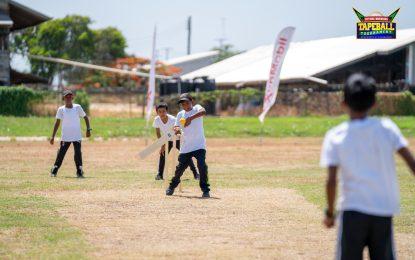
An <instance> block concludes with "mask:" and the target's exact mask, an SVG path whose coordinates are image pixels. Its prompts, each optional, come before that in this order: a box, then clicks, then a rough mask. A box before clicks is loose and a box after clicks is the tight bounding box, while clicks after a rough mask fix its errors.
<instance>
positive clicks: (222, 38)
mask: <svg viewBox="0 0 415 260" xmlns="http://www.w3.org/2000/svg"><path fill="white" fill-rule="evenodd" d="M220 20H221V29H222V35H221V36H220V37H219V38H217V39H216V40H217V41H218V42H219V48H220V49H222V48H223V46H224V42H225V41H226V18H225V17H222V18H221V19H220Z"/></svg>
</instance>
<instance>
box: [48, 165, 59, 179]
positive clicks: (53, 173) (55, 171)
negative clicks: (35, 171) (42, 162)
mask: <svg viewBox="0 0 415 260" xmlns="http://www.w3.org/2000/svg"><path fill="white" fill-rule="evenodd" d="M57 175H58V167H57V166H53V167H52V169H50V177H56V176H57Z"/></svg>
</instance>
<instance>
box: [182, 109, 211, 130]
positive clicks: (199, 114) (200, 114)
mask: <svg viewBox="0 0 415 260" xmlns="http://www.w3.org/2000/svg"><path fill="white" fill-rule="evenodd" d="M205 115H206V110H205V109H204V108H203V107H200V109H199V111H198V112H197V113H196V114H194V115H193V116H189V117H188V118H186V123H185V124H184V126H188V125H190V123H191V122H192V121H193V120H194V119H196V118H199V117H203V116H205Z"/></svg>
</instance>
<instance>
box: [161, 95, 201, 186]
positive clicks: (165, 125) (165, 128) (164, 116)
mask: <svg viewBox="0 0 415 260" xmlns="http://www.w3.org/2000/svg"><path fill="white" fill-rule="evenodd" d="M168 110H169V108H168V106H167V104H166V103H160V104H158V105H157V106H156V112H157V116H156V117H155V118H154V122H153V127H154V128H155V129H156V135H157V138H160V137H161V136H162V135H166V134H167V133H168V132H169V131H173V128H174V123H175V122H176V118H175V117H174V116H172V115H170V114H168V113H167V112H168ZM175 145H176V149H177V150H180V140H179V139H178V140H176V144H175ZM168 146H169V148H168V152H169V153H170V150H171V149H172V148H173V140H172V139H170V140H169V142H168ZM164 153H165V147H164V145H163V146H162V147H161V149H160V159H159V168H158V173H157V175H156V178H155V179H156V180H162V179H163V173H164V165H165V161H166V156H165V154H164ZM189 167H190V170H191V171H192V172H193V177H194V178H195V179H196V180H198V179H199V174H198V173H197V170H196V167H195V164H194V163H193V161H192V162H190V164H189Z"/></svg>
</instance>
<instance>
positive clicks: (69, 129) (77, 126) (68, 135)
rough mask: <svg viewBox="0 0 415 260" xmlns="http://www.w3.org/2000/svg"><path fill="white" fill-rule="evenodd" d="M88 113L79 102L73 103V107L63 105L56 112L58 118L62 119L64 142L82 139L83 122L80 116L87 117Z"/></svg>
mask: <svg viewBox="0 0 415 260" xmlns="http://www.w3.org/2000/svg"><path fill="white" fill-rule="evenodd" d="M85 116H86V114H85V112H84V110H83V109H82V107H81V106H80V105H78V104H73V106H72V108H67V107H65V106H61V107H59V108H58V111H57V112H56V118H57V119H60V120H62V138H61V140H62V141H64V142H74V141H80V140H81V139H82V134H81V122H80V120H79V118H80V117H85Z"/></svg>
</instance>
